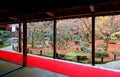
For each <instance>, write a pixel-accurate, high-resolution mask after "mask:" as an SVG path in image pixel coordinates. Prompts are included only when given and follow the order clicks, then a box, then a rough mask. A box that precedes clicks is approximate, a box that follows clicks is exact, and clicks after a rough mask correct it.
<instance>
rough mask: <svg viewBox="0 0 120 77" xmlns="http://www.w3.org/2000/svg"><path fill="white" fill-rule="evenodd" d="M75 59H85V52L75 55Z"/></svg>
mask: <svg viewBox="0 0 120 77" xmlns="http://www.w3.org/2000/svg"><path fill="white" fill-rule="evenodd" d="M76 60H77V61H78V62H79V61H80V60H87V55H86V54H79V55H77V56H76Z"/></svg>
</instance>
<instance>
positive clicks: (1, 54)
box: [0, 50, 120, 77]
mask: <svg viewBox="0 0 120 77" xmlns="http://www.w3.org/2000/svg"><path fill="white" fill-rule="evenodd" d="M0 58H3V59H6V60H10V61H13V62H17V63H20V64H21V63H22V55H21V54H18V53H12V52H6V51H3V50H0ZM27 63H28V66H34V67H38V68H43V69H46V70H50V71H53V72H57V73H61V74H65V75H68V76H71V77H120V72H113V71H108V70H103V69H99V68H93V67H89V66H84V65H77V64H72V63H67V62H61V61H56V60H50V59H45V58H41V57H35V56H30V55H28V62H27Z"/></svg>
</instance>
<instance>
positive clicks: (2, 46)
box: [0, 44, 10, 48]
mask: <svg viewBox="0 0 120 77" xmlns="http://www.w3.org/2000/svg"><path fill="white" fill-rule="evenodd" d="M7 46H10V45H9V44H0V48H4V47H7Z"/></svg>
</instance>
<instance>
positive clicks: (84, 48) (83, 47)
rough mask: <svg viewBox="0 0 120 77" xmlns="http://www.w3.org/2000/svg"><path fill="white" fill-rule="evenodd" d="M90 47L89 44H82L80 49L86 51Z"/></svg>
mask: <svg viewBox="0 0 120 77" xmlns="http://www.w3.org/2000/svg"><path fill="white" fill-rule="evenodd" d="M87 48H88V47H87V46H81V47H80V49H81V51H85V50H86V49H87Z"/></svg>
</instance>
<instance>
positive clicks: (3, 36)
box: [0, 30, 12, 42]
mask: <svg viewBox="0 0 120 77" xmlns="http://www.w3.org/2000/svg"><path fill="white" fill-rule="evenodd" d="M11 35H12V33H11V32H10V31H5V30H0V39H1V41H2V42H5V41H7V40H8V38H9V37H11Z"/></svg>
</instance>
